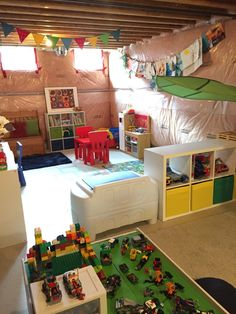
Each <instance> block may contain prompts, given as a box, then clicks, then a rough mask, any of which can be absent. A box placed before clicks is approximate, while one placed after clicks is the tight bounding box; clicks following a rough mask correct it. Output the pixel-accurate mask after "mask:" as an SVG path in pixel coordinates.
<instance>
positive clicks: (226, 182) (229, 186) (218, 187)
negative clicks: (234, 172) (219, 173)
mask: <svg viewBox="0 0 236 314" xmlns="http://www.w3.org/2000/svg"><path fill="white" fill-rule="evenodd" d="M233 189H234V176H228V177H222V178H218V179H215V180H214V194H213V204H218V203H223V202H227V201H231V200H232V199H233Z"/></svg>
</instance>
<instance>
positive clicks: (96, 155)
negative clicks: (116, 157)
mask: <svg viewBox="0 0 236 314" xmlns="http://www.w3.org/2000/svg"><path fill="white" fill-rule="evenodd" d="M88 136H89V140H90V144H89V146H88V155H87V158H86V159H84V163H85V164H87V162H89V163H90V165H94V164H95V160H96V159H98V160H101V161H103V163H104V164H106V163H108V162H109V138H108V137H109V134H108V132H107V131H94V132H89V134H88Z"/></svg>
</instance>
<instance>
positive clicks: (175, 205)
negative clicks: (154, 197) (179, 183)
mask: <svg viewBox="0 0 236 314" xmlns="http://www.w3.org/2000/svg"><path fill="white" fill-rule="evenodd" d="M189 203H190V187H189V186H184V187H179V188H175V189H170V190H167V191H166V217H171V216H178V215H180V214H184V213H187V212H189V205H190V204H189Z"/></svg>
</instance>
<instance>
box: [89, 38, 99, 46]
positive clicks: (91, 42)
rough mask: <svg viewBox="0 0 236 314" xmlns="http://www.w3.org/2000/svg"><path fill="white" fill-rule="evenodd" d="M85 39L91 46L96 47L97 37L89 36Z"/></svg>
mask: <svg viewBox="0 0 236 314" xmlns="http://www.w3.org/2000/svg"><path fill="white" fill-rule="evenodd" d="M87 40H88V41H89V42H90V44H91V45H92V46H93V47H96V45H97V40H98V38H97V37H90V38H87Z"/></svg>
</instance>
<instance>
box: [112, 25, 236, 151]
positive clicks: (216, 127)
mask: <svg viewBox="0 0 236 314" xmlns="http://www.w3.org/2000/svg"><path fill="white" fill-rule="evenodd" d="M223 25H224V27H225V34H226V38H225V39H224V40H223V41H221V42H220V43H218V45H216V46H215V47H214V48H212V49H211V50H210V52H208V53H206V54H204V55H203V65H202V66H201V67H200V68H199V69H198V70H197V71H196V72H194V73H193V74H192V76H198V77H205V78H209V79H215V80H218V81H221V82H223V83H225V84H230V85H234V86H236V41H235V35H236V21H235V20H230V21H227V22H224V23H223ZM209 28H210V25H204V26H201V27H198V28H195V29H191V30H186V31H181V32H178V33H175V34H172V35H168V36H166V37H157V38H155V39H152V40H149V41H146V42H145V43H137V44H135V45H134V44H132V45H130V46H129V47H126V52H127V54H128V55H129V56H130V57H131V58H133V59H137V60H140V61H157V60H158V59H161V58H163V57H166V56H171V55H173V54H176V53H178V52H181V51H182V50H184V49H185V48H187V47H188V46H189V45H190V44H192V43H193V41H194V40H195V39H196V38H197V37H199V36H200V35H201V34H202V33H205V32H206V31H207V30H208V29H209ZM118 65H119V66H118ZM110 79H111V86H112V87H113V88H114V89H115V91H114V93H113V94H112V95H111V118H112V123H113V125H114V126H117V125H118V118H117V114H118V112H119V111H122V110H124V109H126V108H127V107H129V106H132V108H134V109H135V111H136V112H138V113H143V114H149V115H150V116H151V121H152V124H151V127H152V130H151V132H152V144H153V145H155V146H159V145H167V144H174V143H185V142H193V141H200V140H203V139H204V138H206V136H207V134H209V133H211V134H217V133H219V132H222V131H233V130H236V103H235V102H227V101H193V100H186V99H181V98H178V97H176V96H171V95H168V94H164V93H159V92H157V91H153V90H152V89H151V88H150V81H148V80H146V79H143V78H137V77H132V78H129V76H128V72H127V71H126V70H125V69H124V67H123V61H122V59H121V54H120V53H119V52H114V53H112V54H110Z"/></svg>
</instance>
